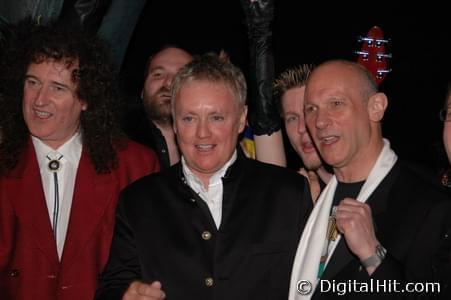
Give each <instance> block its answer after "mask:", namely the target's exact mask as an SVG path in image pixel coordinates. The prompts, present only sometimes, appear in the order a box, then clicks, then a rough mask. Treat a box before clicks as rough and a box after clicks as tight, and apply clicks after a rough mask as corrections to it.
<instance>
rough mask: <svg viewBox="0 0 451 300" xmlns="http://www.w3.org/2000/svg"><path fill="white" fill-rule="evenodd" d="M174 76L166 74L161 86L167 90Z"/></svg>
mask: <svg viewBox="0 0 451 300" xmlns="http://www.w3.org/2000/svg"><path fill="white" fill-rule="evenodd" d="M174 76H175V74H172V73H168V74H166V77H165V78H164V82H163V85H164V86H165V87H167V88H170V87H171V84H172V80H173V79H174Z"/></svg>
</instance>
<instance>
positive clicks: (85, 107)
mask: <svg viewBox="0 0 451 300" xmlns="http://www.w3.org/2000/svg"><path fill="white" fill-rule="evenodd" d="M80 103H81V111H85V110H87V109H88V103H87V102H86V101H85V100H80Z"/></svg>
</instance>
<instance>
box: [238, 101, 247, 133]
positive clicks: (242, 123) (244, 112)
mask: <svg viewBox="0 0 451 300" xmlns="http://www.w3.org/2000/svg"><path fill="white" fill-rule="evenodd" d="M246 118H247V105H244V106H243V110H242V112H241V115H240V127H239V132H240V133H241V132H243V130H244V127H245V126H246Z"/></svg>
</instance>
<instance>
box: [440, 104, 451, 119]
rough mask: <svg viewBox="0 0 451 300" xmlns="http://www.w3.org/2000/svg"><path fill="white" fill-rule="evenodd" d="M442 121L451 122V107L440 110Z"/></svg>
mask: <svg viewBox="0 0 451 300" xmlns="http://www.w3.org/2000/svg"><path fill="white" fill-rule="evenodd" d="M440 121H442V122H451V107H448V108H442V109H441V110H440Z"/></svg>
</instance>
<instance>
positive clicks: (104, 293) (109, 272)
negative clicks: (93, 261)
mask: <svg viewBox="0 0 451 300" xmlns="http://www.w3.org/2000/svg"><path fill="white" fill-rule="evenodd" d="M125 198H126V195H125V194H124V193H123V194H122V195H121V197H120V200H119V205H118V209H117V213H116V225H115V229H114V235H113V241H112V244H111V250H110V257H109V260H108V263H107V265H106V267H105V270H104V271H103V273H102V274H101V275H100V282H99V288H98V289H97V292H96V297H95V299H97V300H100V299H104V300H114V299H118V300H120V299H122V296H123V294H124V293H125V291H126V290H127V288H128V286H129V284H130V283H131V282H132V281H134V280H138V279H140V278H141V268H140V263H139V258H138V253H137V248H136V244H135V238H134V233H133V229H132V226H131V225H130V223H129V220H128V218H127V215H126V207H125V203H126V201H125Z"/></svg>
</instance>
